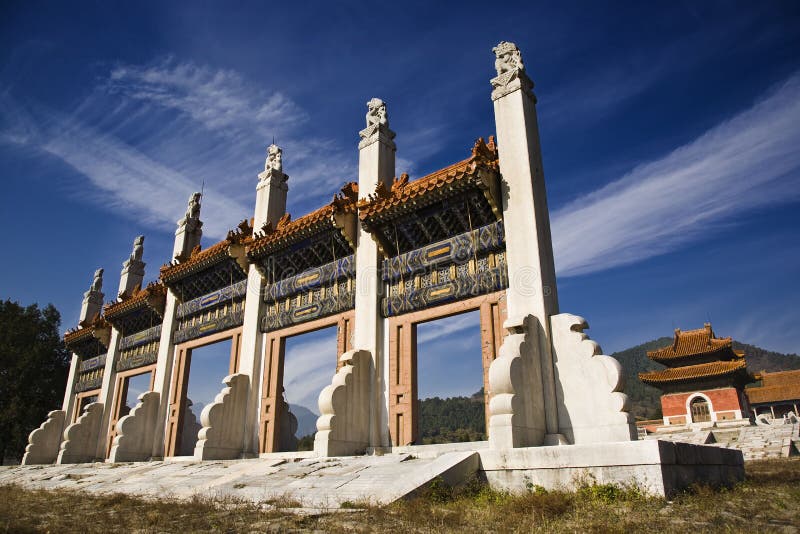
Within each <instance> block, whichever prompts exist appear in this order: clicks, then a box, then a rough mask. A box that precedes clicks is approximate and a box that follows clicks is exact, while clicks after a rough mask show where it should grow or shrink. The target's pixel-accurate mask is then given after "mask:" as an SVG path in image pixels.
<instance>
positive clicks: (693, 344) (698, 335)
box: [647, 323, 744, 361]
mask: <svg viewBox="0 0 800 534" xmlns="http://www.w3.org/2000/svg"><path fill="white" fill-rule="evenodd" d="M731 347H732V340H731V338H729V337H726V338H716V337H714V331H713V330H712V329H711V324H709V323H706V324H705V326H704V327H703V328H698V329H696V330H686V331H685V332H681V330H680V329H679V328H676V329H675V339H674V341H673V342H672V345H667V346H666V347H662V348H660V349H657V350H652V351H648V352H647V357H648V358H650V359H651V360H655V361H661V360H674V359H677V358H685V357H688V356H695V355H697V354H708V353H710V352H716V351H718V350H722V349H726V348H730V349H731V350H732V348H731ZM732 352H733V353H734V355H735V356H737V357H740V358H741V357H742V356H744V354H743V353H742V352H737V351H733V350H732Z"/></svg>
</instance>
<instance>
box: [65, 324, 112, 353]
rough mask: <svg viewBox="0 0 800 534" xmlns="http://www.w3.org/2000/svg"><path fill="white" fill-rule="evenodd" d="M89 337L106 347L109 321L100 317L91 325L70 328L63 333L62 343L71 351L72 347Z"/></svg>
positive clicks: (109, 334)
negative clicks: (75, 328) (74, 328)
mask: <svg viewBox="0 0 800 534" xmlns="http://www.w3.org/2000/svg"><path fill="white" fill-rule="evenodd" d="M91 339H96V340H98V341H99V342H100V343H101V344H102V345H103V347H105V348H106V349H108V344H109V342H110V341H111V328H110V325H109V323H107V322H106V321H105V319H103V318H102V317H101V318H99V319H97V320H96V321H95V322H94V324H92V325H91V326H87V327H84V328H78V329H77V330H71V331H69V332H67V333H66V334H64V344H65V345H66V346H67V348H68V349H70V350H72V351H73V352H75V351H74V350H73V347H76V346H79V345H82V344H83V343H85V342H86V341H88V340H91Z"/></svg>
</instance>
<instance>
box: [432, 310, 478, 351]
mask: <svg viewBox="0 0 800 534" xmlns="http://www.w3.org/2000/svg"><path fill="white" fill-rule="evenodd" d="M479 328H480V316H479V315H478V312H469V313H462V314H459V315H453V316H452V317H447V318H445V319H439V320H437V321H432V322H429V323H422V325H420V326H419V327H417V343H418V344H419V345H423V344H425V343H430V342H433V341H437V340H440V339H444V338H448V339H453V340H455V337H452V338H450V336H451V334H454V333H456V332H462V331H464V330H468V329H474V330H475V331H476V332H477V331H478V329H479Z"/></svg>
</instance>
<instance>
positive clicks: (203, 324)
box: [174, 301, 244, 343]
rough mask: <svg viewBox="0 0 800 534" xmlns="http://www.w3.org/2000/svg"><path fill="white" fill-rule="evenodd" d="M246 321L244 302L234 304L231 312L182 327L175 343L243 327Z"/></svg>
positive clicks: (202, 318) (175, 338) (200, 319)
mask: <svg viewBox="0 0 800 534" xmlns="http://www.w3.org/2000/svg"><path fill="white" fill-rule="evenodd" d="M243 321H244V301H239V302H234V306H233V307H232V309H231V310H228V311H227V312H225V313H220V314H217V315H211V316H208V317H206V316H203V317H201V318H199V320H197V321H195V322H192V323H191V324H188V325H185V326H182V327H180V328H179V329H178V330H176V331H175V337H174V342H175V343H183V342H184V341H189V340H191V339H197V338H200V337H203V336H208V335H210V334H215V333H217V332H222V331H223V330H228V329H229V328H235V327H237V326H241V325H242V322H243Z"/></svg>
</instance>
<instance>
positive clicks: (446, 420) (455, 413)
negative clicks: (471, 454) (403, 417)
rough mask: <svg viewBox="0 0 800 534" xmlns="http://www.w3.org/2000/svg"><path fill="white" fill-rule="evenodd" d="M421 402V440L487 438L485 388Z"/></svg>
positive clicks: (444, 440)
mask: <svg viewBox="0 0 800 534" xmlns="http://www.w3.org/2000/svg"><path fill="white" fill-rule="evenodd" d="M419 406H420V421H419V436H420V438H419V442H418V444H421V445H427V444H429V443H453V442H460V441H481V440H485V439H486V425H485V422H484V417H485V416H484V414H485V412H484V405H483V388H481V390H480V391H478V392H477V393H474V394H473V395H472V396H470V397H450V398H449V399H440V398H439V397H433V398H432V399H422V400H420V401H419Z"/></svg>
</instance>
